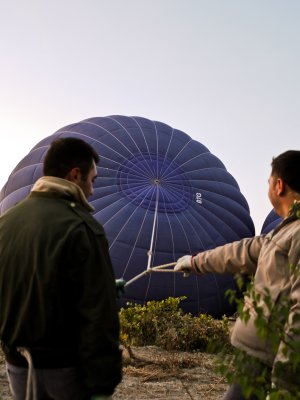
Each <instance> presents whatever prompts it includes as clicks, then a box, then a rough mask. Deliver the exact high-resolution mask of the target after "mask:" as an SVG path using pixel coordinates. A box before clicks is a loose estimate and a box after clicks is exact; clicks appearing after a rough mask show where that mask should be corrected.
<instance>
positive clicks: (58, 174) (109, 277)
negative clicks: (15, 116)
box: [0, 138, 122, 400]
mask: <svg viewBox="0 0 300 400" xmlns="http://www.w3.org/2000/svg"><path fill="white" fill-rule="evenodd" d="M98 161H99V157H98V154H97V153H96V152H95V151H94V149H93V148H92V147H91V146H90V145H88V144H87V143H86V142H84V141H82V140H80V139H76V138H61V139H58V140H56V141H54V142H53V143H52V144H51V146H50V149H49V150H48V152H47V154H46V157H45V160H44V176H43V177H42V178H40V179H39V180H38V181H37V182H36V183H35V185H34V186H33V188H32V191H31V193H30V195H29V196H28V197H27V198H26V199H25V200H23V201H21V202H20V203H19V204H17V205H16V206H14V207H12V208H11V209H10V210H8V211H7V212H6V213H5V214H4V215H3V216H1V218H0V339H1V345H2V348H3V351H4V353H5V357H6V361H7V370H8V377H9V380H10V384H11V388H12V392H13V396H14V398H15V399H17V400H21V399H24V398H25V393H26V379H27V373H28V368H27V361H28V360H27V361H26V359H25V358H24V357H23V356H22V355H21V354H20V350H22V348H23V349H24V348H25V355H26V354H28V352H29V354H30V356H31V359H32V362H33V366H34V370H33V374H34V376H35V377H36V382H37V385H36V387H37V398H38V399H53V400H69V399H70V400H71V399H72V400H76V399H78V400H87V399H90V398H91V397H93V398H99V399H100V398H101V399H102V398H109V397H110V396H111V394H112V393H113V391H114V389H115V387H116V385H117V384H118V383H119V382H120V380H121V368H122V365H121V354H120V350H119V320H118V312H117V306H116V288H115V277H114V273H113V269H112V265H111V260H110V256H109V252H108V245H107V241H106V237H105V234H104V231H103V228H102V226H101V225H100V224H99V223H98V222H97V221H96V220H95V219H94V218H93V217H92V216H91V214H90V212H91V211H92V210H93V208H92V207H91V205H90V204H89V203H88V202H87V198H88V196H90V195H91V194H92V193H93V182H94V179H95V178H96V177H97V168H96V163H97V162H98ZM23 353H24V351H23ZM29 361H31V360H30V359H29Z"/></svg>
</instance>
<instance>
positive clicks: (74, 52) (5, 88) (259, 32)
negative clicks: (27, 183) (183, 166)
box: [0, 0, 300, 233]
mask: <svg viewBox="0 0 300 400" xmlns="http://www.w3.org/2000/svg"><path fill="white" fill-rule="evenodd" d="M299 21H300V1H298V0H285V1H283V0H280V1H278V0H266V1H264V0H251V1H250V0H248V1H246V0H245V1H242V0H236V1H233V0H226V1H225V0H215V1H214V0H206V1H204V0H105V1H104V0H84V1H83V0H80V1H79V0H51V1H46V0H44V1H42V0H26V1H23V0H0V46H1V47H0V50H1V52H0V54H1V62H0V132H1V147H0V166H1V168H0V186H1V187H2V186H3V185H4V184H5V182H6V180H7V178H8V176H9V174H10V172H11V171H12V169H13V168H14V167H15V166H16V165H17V163H18V162H19V161H20V160H21V159H22V158H23V157H24V156H25V155H26V154H27V153H28V152H29V151H30V150H31V148H32V147H33V146H34V145H35V144H37V142H39V141H40V140H41V139H43V138H44V137H46V136H49V135H51V134H52V133H54V132H55V131H56V130H58V129H59V128H61V127H63V126H65V125H69V124H71V123H74V122H77V121H80V120H82V119H86V118H90V117H101V116H106V115H115V114H120V115H129V116H141V117H145V118H149V119H152V120H156V121H161V122H164V123H166V124H168V125H170V126H172V127H173V128H176V129H180V130H182V131H184V132H185V133H187V134H188V135H190V136H191V137H192V138H193V139H195V140H198V141H199V142H201V143H202V144H204V145H205V146H206V147H208V149H209V150H210V151H211V152H212V153H213V154H214V155H216V156H217V157H218V158H220V160H221V161H222V162H223V163H224V164H225V166H226V168H227V170H228V171H229V172H230V173H231V174H232V175H233V176H234V178H235V179H236V180H237V182H238V184H239V186H240V189H241V192H242V193H243V195H244V196H245V197H246V199H247V201H248V204H249V207H250V212H251V216H252V218H253V221H254V224H255V226H256V232H257V233H259V232H260V229H261V226H262V224H263V222H264V220H265V217H266V216H267V214H268V213H269V211H270V210H271V205H270V203H269V201H268V198H267V187H268V185H267V180H268V177H269V174H270V162H271V159H272V157H273V156H276V155H278V154H280V153H282V152H283V151H285V150H288V149H298V150H299V149H300V134H299V132H300V112H299V111H300V24H299Z"/></svg>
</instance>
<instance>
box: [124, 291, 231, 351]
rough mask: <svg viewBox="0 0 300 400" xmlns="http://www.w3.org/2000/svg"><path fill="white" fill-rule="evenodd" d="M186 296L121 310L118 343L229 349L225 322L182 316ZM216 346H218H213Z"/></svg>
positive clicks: (226, 322)
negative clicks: (119, 339) (183, 301)
mask: <svg viewBox="0 0 300 400" xmlns="http://www.w3.org/2000/svg"><path fill="white" fill-rule="evenodd" d="M184 299H185V297H179V298H173V297H169V298H167V299H165V300H161V301H148V302H147V303H146V304H145V305H140V304H132V303H130V304H128V307H127V308H122V309H121V310H120V323H121V342H122V343H123V344H124V345H125V346H146V345H157V346H160V347H162V348H164V349H166V350H186V351H192V350H206V351H214V352H215V351H218V350H219V349H220V347H226V348H228V347H229V346H230V345H229V339H228V320H227V318H225V317H224V318H223V320H214V319H213V318H212V317H211V316H208V315H206V314H200V315H199V316H197V317H194V316H192V315H191V314H185V313H184V312H183V311H182V309H181V308H180V307H179V304H180V302H181V301H182V300H184ZM216 343H217V345H218V346H217V345H216Z"/></svg>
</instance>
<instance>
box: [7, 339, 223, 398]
mask: <svg viewBox="0 0 300 400" xmlns="http://www.w3.org/2000/svg"><path fill="white" fill-rule="evenodd" d="M131 352H132V354H131V356H130V355H129V352H128V351H127V350H124V352H123V354H124V377H123V381H122V383H121V384H120V385H119V386H118V387H117V389H116V392H115V393H114V395H113V400H121V399H122V400H144V399H166V400H167V399H170V400H185V399H205V400H221V399H222V398H223V395H224V393H225V391H226V389H227V384H226V383H225V382H224V380H223V378H222V377H220V376H218V375H216V373H215V372H214V365H213V362H214V359H215V357H214V356H213V355H210V354H207V353H200V352H197V353H189V352H170V351H166V350H162V349H160V348H158V347H156V346H146V347H133V348H132V349H131ZM0 400H12V397H11V395H10V392H9V387H8V383H7V379H6V374H5V364H4V359H3V356H2V354H0Z"/></svg>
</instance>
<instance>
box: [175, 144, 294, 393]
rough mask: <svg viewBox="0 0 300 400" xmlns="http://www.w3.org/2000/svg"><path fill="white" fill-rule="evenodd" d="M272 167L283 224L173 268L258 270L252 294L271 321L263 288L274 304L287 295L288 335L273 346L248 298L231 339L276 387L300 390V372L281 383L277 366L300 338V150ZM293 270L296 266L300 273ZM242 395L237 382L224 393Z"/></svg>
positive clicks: (274, 200) (273, 197)
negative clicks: (259, 329)
mask: <svg viewBox="0 0 300 400" xmlns="http://www.w3.org/2000/svg"><path fill="white" fill-rule="evenodd" d="M271 167H272V170H271V175H270V178H269V192H268V195H269V199H270V202H271V203H272V205H273V207H274V211H275V212H276V214H278V215H279V216H281V217H282V218H283V221H282V222H281V224H280V225H279V226H278V227H276V228H275V229H274V230H273V231H271V232H270V233H269V234H267V235H261V236H256V237H253V238H249V239H243V240H241V241H238V242H233V243H229V244H226V245H224V246H220V247H217V248H215V249H213V250H208V251H205V252H202V253H199V254H197V255H195V256H191V255H186V256H183V257H181V258H180V259H179V260H178V261H177V264H176V266H175V270H176V271H182V272H184V273H189V272H192V271H193V272H195V273H197V274H200V275H201V274H205V273H209V272H214V273H232V274H236V273H242V274H255V275H254V286H253V293H255V295H260V302H261V303H262V304H259V306H261V307H262V308H263V310H264V317H265V318H266V320H267V321H268V318H269V317H270V313H271V310H270V308H269V307H266V305H265V304H263V303H264V295H265V293H266V292H265V289H267V290H268V293H269V295H270V297H271V304H272V305H276V304H278V303H279V302H281V301H282V299H288V301H289V304H290V308H289V315H288V318H287V320H286V321H285V322H284V323H283V330H284V334H285V338H284V340H283V341H281V342H280V343H279V344H278V346H277V348H276V349H275V350H274V348H273V347H272V346H271V345H270V343H268V341H267V340H264V339H263V338H262V337H260V335H259V334H258V332H257V328H256V325H255V320H256V318H257V314H256V311H255V307H254V302H253V298H251V296H250V297H245V298H244V310H245V311H246V312H249V316H250V318H249V320H248V321H247V322H245V320H243V319H242V318H238V319H237V321H236V323H235V326H234V328H233V330H232V334H231V343H232V345H233V346H235V347H236V348H238V349H240V350H242V351H243V352H245V353H246V354H248V355H249V356H252V357H254V358H256V359H257V360H259V362H261V363H262V364H264V365H267V366H269V367H270V371H271V373H270V376H271V380H272V382H273V384H274V385H277V386H280V387H282V388H287V389H289V388H290V385H293V386H294V388H296V390H300V378H299V375H294V376H292V377H291V378H292V382H291V381H282V379H279V378H278V376H277V374H276V371H277V366H278V365H279V364H280V363H283V365H288V362H289V359H290V357H291V353H292V352H293V349H289V352H286V348H285V342H286V340H289V341H290V342H291V341H294V343H297V342H298V343H299V341H300V335H299V328H300V322H299V317H298V321H297V318H295V316H296V315H298V316H299V315H300V277H299V269H300V261H299V260H300V151H297V150H289V151H286V152H285V153H282V154H280V155H279V156H278V157H276V158H273V161H272V163H271ZM291 267H294V268H291ZM295 270H296V271H297V270H298V274H296V275H295ZM293 271H294V272H293ZM271 309H272V307H271ZM295 351H296V350H295ZM285 363H286V364H285ZM244 398H245V397H244V396H243V394H242V389H241V387H240V386H239V385H238V384H233V385H232V386H231V387H230V388H229V390H228V392H227V394H226V396H225V399H226V400H242V399H244ZM253 398H256V397H253Z"/></svg>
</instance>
